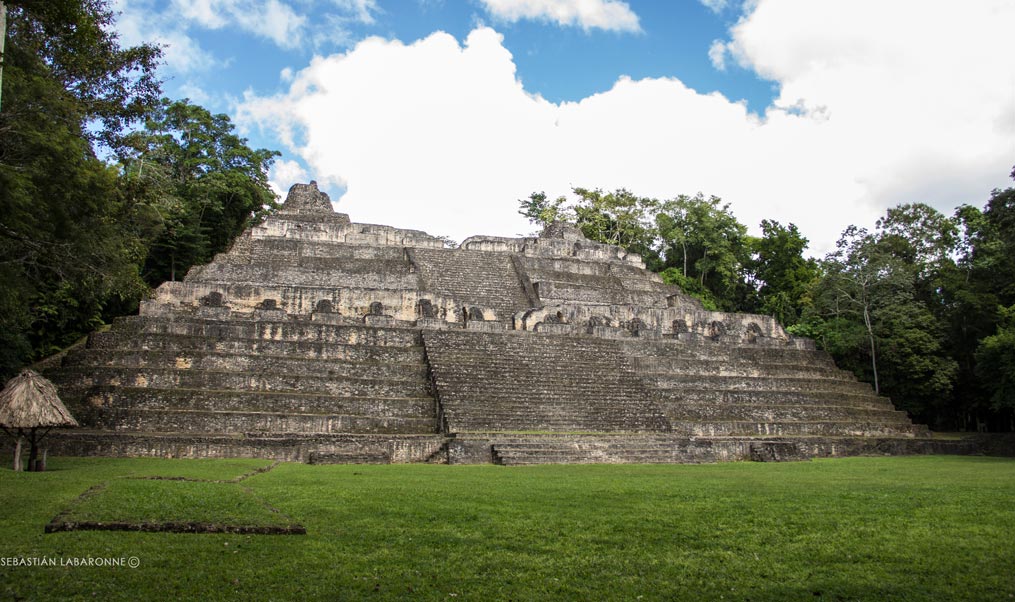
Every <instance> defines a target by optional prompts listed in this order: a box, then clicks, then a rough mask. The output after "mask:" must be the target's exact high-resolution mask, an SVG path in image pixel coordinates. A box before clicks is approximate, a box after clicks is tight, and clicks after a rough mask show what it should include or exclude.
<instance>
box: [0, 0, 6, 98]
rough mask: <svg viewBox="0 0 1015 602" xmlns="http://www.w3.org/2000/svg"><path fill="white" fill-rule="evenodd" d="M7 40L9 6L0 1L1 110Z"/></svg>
mask: <svg viewBox="0 0 1015 602" xmlns="http://www.w3.org/2000/svg"><path fill="white" fill-rule="evenodd" d="M6 40H7V5H6V4H4V3H3V0H0V109H2V108H3V94H2V92H3V89H4V48H5V44H4V42H6Z"/></svg>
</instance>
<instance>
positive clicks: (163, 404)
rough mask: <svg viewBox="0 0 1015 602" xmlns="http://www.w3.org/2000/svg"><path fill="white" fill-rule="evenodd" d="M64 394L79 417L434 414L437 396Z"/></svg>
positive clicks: (96, 390)
mask: <svg viewBox="0 0 1015 602" xmlns="http://www.w3.org/2000/svg"><path fill="white" fill-rule="evenodd" d="M59 391H60V397H61V399H63V400H64V402H65V403H66V404H67V407H68V408H72V413H73V414H74V415H75V416H76V417H78V419H79V421H81V420H83V419H86V418H87V416H88V415H89V413H91V412H94V411H96V410H107V409H108V410H112V409H133V408H137V409H151V410H170V409H179V410H207V411H212V410H223V411H262V412H276V413H303V414H315V413H316V414H352V415H362V416H377V417H384V418H395V417H404V418H432V417H433V416H434V415H435V413H436V409H435V404H436V402H435V401H434V400H433V398H432V397H335V396H329V395H313V394H300V393H278V392H271V391H257V392H250V391H247V392H237V391H216V390H209V389H180V388H175V389H154V388H146V387H87V388H81V387H77V388H75V387H66V386H61V387H60V388H59Z"/></svg>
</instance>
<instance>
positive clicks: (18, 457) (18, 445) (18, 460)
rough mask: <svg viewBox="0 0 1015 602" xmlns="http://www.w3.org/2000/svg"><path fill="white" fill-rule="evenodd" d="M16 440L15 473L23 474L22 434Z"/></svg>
mask: <svg viewBox="0 0 1015 602" xmlns="http://www.w3.org/2000/svg"><path fill="white" fill-rule="evenodd" d="M14 440H15V443H14V472H21V433H18V436H17V437H15V438H14Z"/></svg>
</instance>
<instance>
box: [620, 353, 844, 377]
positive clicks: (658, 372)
mask: <svg viewBox="0 0 1015 602" xmlns="http://www.w3.org/2000/svg"><path fill="white" fill-rule="evenodd" d="M633 366H634V368H635V370H637V371H638V372H639V373H641V374H645V375H648V376H662V375H667V374H673V375H709V376H771V377H787V376H789V377H792V376H807V377H812V378H827V379H832V380H851V381H855V380H856V376H855V375H854V374H853V373H852V372H849V371H847V370H840V369H839V368H830V367H828V366H824V365H815V364H806V363H792V362H760V361H759V362H750V361H720V360H702V359H675V358H637V359H636V360H635V361H634V362H633Z"/></svg>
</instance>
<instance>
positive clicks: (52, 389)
mask: <svg viewBox="0 0 1015 602" xmlns="http://www.w3.org/2000/svg"><path fill="white" fill-rule="evenodd" d="M60 426H78V423H77V421H76V420H74V417H73V416H71V415H70V412H68V411H67V408H66V407H64V405H63V402H62V401H60V396H59V395H57V392H56V386H54V385H53V383H51V382H49V381H48V380H46V379H45V378H43V377H42V376H40V375H39V374H38V373H37V372H35V371H33V370H29V369H27V368H26V369H24V370H22V371H21V374H18V375H17V376H15V377H14V378H12V379H10V380H9V381H7V386H5V387H4V390H3V391H0V427H4V428H6V429H32V428H40V427H41V428H47V427H60Z"/></svg>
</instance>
